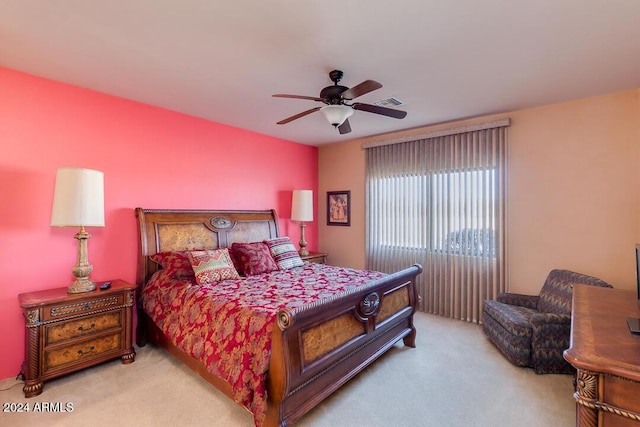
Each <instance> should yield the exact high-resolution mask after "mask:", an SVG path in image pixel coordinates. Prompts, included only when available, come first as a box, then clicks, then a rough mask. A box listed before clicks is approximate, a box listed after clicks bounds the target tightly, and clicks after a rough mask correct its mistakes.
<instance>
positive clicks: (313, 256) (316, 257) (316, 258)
mask: <svg viewBox="0 0 640 427" xmlns="http://www.w3.org/2000/svg"><path fill="white" fill-rule="evenodd" d="M300 258H302V260H303V261H308V262H315V263H317V264H326V263H327V254H325V253H322V252H309V255H306V256H301V257H300Z"/></svg>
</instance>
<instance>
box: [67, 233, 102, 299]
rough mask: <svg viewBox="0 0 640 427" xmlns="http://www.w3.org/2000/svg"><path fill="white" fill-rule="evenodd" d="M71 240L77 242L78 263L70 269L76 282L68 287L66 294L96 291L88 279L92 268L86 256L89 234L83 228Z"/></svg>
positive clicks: (93, 283) (94, 285)
mask: <svg viewBox="0 0 640 427" xmlns="http://www.w3.org/2000/svg"><path fill="white" fill-rule="evenodd" d="M73 238H74V239H76V240H78V263H77V264H76V265H75V266H74V267H73V268H72V269H71V272H72V273H73V275H74V276H75V277H76V280H74V281H73V283H71V284H70V285H69V287H68V288H67V292H68V293H70V294H79V293H81V292H91V291H93V290H95V289H96V284H95V282H93V281H92V280H90V279H89V275H90V274H91V272H92V271H93V266H92V265H91V264H89V257H88V256H87V240H89V239H90V238H91V234H89V233H87V231H86V230H85V229H84V227H80V231H79V232H78V233H76V235H75V236H73Z"/></svg>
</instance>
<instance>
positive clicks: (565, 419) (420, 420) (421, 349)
mask: <svg viewBox="0 0 640 427" xmlns="http://www.w3.org/2000/svg"><path fill="white" fill-rule="evenodd" d="M416 328H417V330H418V336H417V348H415V349H411V348H407V347H404V346H403V345H402V343H399V344H397V345H396V346H395V347H394V348H392V349H391V350H390V351H389V352H388V353H387V354H385V355H384V356H383V357H382V358H380V359H378V360H377V361H376V362H375V363H374V364H373V365H372V366H370V367H369V368H368V369H366V370H365V371H364V372H362V373H360V374H359V375H358V376H356V377H355V378H354V379H353V380H351V381H350V382H349V383H348V384H346V385H345V386H344V387H342V388H341V389H340V390H338V391H337V392H336V393H334V394H333V395H332V396H330V397H329V398H328V399H326V400H325V401H324V402H323V403H321V404H320V405H319V406H317V407H316V408H315V409H314V410H312V411H311V412H309V413H308V414H306V415H305V416H304V417H303V418H301V419H300V420H299V421H297V422H296V423H294V425H295V426H305V427H312V426H313V427H338V426H352V425H366V426H369V427H377V426H434V427H443V426H483V427H485V426H492V427H495V426H498V427H499V426H505V427H513V426H528V427H533V426H540V427H550V426H552V427H562V426H567V427H569V426H574V425H575V401H574V400H573V396H572V392H573V390H572V379H573V378H572V377H571V376H570V375H536V374H535V373H533V371H532V370H531V369H524V368H517V367H514V366H512V365H511V364H510V363H509V362H508V361H507V360H506V359H505V358H504V357H503V356H502V355H501V354H500V353H499V352H498V351H497V350H496V349H495V347H493V346H492V345H491V343H490V342H489V341H488V340H487V339H486V338H485V337H484V335H483V334H482V329H481V327H480V326H478V325H473V324H469V323H466V322H461V321H456V320H450V319H444V318H441V317H437V316H432V315H428V314H424V313H418V314H417V315H416ZM136 350H137V357H136V361H135V363H133V364H131V365H122V364H121V363H120V361H119V360H116V361H112V362H108V363H105V364H103V365H100V366H97V367H94V368H91V369H87V370H85V371H82V372H78V373H75V374H72V375H68V376H66V377H62V378H59V379H56V380H52V381H49V382H46V383H45V387H44V392H43V393H42V394H41V395H40V396H38V397H35V398H31V399H25V398H24V395H23V394H22V385H21V384H18V381H15V380H14V379H12V378H9V379H6V380H3V381H0V388H1V389H3V390H4V389H6V388H9V390H7V391H1V392H0V395H1V396H2V402H3V404H7V403H17V404H21V403H29V404H30V406H31V407H32V408H33V405H34V403H35V402H60V403H62V404H63V405H65V404H67V403H70V404H72V405H73V411H72V412H67V413H34V412H30V413H4V412H3V413H1V414H0V425H3V426H38V427H41V426H45V425H46V426H65V427H66V426H116V425H117V426H205V425H206V426H252V425H253V418H252V416H251V415H250V414H249V413H248V412H246V411H245V410H244V409H242V408H241V407H240V406H239V405H237V404H235V403H233V402H232V401H231V400H230V399H229V398H227V397H226V396H224V395H222V394H221V393H219V392H218V391H217V390H216V389H214V388H213V387H212V386H211V385H209V384H208V383H206V382H205V381H204V380H202V379H201V378H200V377H199V376H197V375H196V374H194V373H192V372H191V371H190V370H188V369H187V368H185V367H184V366H182V365H181V364H180V363H179V362H177V361H176V360H175V359H173V358H172V357H171V356H169V355H168V354H166V353H165V352H164V351H163V350H161V349H159V348H157V347H155V346H151V345H148V346H146V347H144V348H139V349H138V348H137V349H136ZM12 385H15V386H14V387H11V386H12ZM6 407H7V405H5V407H3V409H6Z"/></svg>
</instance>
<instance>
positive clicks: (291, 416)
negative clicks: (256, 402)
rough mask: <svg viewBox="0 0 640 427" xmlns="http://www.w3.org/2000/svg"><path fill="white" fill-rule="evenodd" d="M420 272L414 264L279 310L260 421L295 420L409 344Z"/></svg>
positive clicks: (412, 339)
mask: <svg viewBox="0 0 640 427" xmlns="http://www.w3.org/2000/svg"><path fill="white" fill-rule="evenodd" d="M421 271H422V267H421V266H420V265H414V266H413V267H410V268H407V269H405V270H402V271H400V272H397V273H394V274H392V275H390V276H387V277H385V278H384V279H381V280H378V281H376V282H374V283H371V284H370V285H368V286H365V287H362V288H359V289H357V290H356V291H354V292H350V293H348V294H343V295H340V296H338V297H335V298H333V299H331V300H328V301H324V302H323V303H321V304H310V305H308V306H304V307H301V308H299V309H296V310H281V311H280V312H279V314H278V328H277V329H274V333H273V342H272V350H271V361H270V365H269V375H268V380H267V381H268V384H267V386H268V393H269V409H268V413H267V420H266V425H268V426H284V425H287V423H289V422H291V421H293V420H295V419H298V418H299V417H301V416H302V415H303V414H305V413H306V412H307V411H309V410H310V409H311V408H313V407H314V406H316V405H317V404H318V403H319V402H320V401H322V400H323V399H324V398H326V397H327V396H328V395H329V394H331V393H332V392H333V391H335V390H336V389H337V388H338V387H340V386H341V385H342V384H344V383H345V382H347V381H348V380H349V379H351V378H352V377H353V376H354V375H356V374H357V373H358V372H360V371H362V370H363V369H364V368H365V367H367V366H368V365H369V364H370V363H371V362H373V361H374V360H375V359H377V358H378V357H379V356H380V355H382V354H383V353H384V352H385V351H387V350H388V349H389V348H390V347H391V346H393V345H394V344H395V343H396V342H397V341H399V340H400V339H404V343H405V345H408V346H410V347H415V336H416V331H415V328H414V326H413V314H414V312H415V308H416V305H417V298H418V295H417V291H416V286H415V277H416V276H417V275H418V274H419V273H420V272H421ZM328 313H330V314H328Z"/></svg>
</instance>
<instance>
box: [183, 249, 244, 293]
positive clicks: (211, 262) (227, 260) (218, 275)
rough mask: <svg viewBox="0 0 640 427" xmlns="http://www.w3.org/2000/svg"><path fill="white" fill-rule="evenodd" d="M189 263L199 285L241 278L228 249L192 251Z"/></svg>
mask: <svg viewBox="0 0 640 427" xmlns="http://www.w3.org/2000/svg"><path fill="white" fill-rule="evenodd" d="M189 261H191V267H193V271H194V272H195V273H196V282H197V283H198V284H199V285H206V284H210V283H216V282H220V281H222V280H228V279H238V278H240V276H239V275H238V272H237V271H236V268H235V267H234V266H233V262H232V261H231V256H229V250H228V249H227V248H224V249H216V250H206V251H190V252H189Z"/></svg>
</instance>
